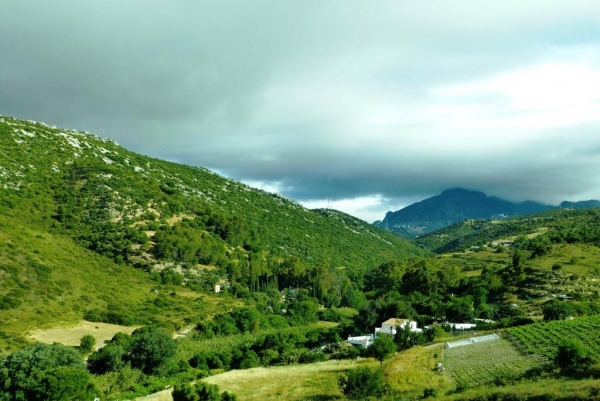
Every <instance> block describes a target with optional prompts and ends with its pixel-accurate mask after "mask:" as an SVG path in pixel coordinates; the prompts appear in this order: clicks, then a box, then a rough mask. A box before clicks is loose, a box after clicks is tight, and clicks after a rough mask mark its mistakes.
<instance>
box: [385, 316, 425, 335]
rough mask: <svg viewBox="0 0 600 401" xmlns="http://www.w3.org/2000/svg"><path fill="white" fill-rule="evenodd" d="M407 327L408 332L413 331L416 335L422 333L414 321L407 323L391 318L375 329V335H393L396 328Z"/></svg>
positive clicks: (404, 320) (403, 320) (407, 321)
mask: <svg viewBox="0 0 600 401" xmlns="http://www.w3.org/2000/svg"><path fill="white" fill-rule="evenodd" d="M407 325H408V327H409V329H410V331H414V332H417V333H420V332H421V331H423V330H421V329H419V328H418V327H417V322H415V321H409V320H408V319H398V318H391V319H388V320H386V321H385V322H383V323H381V327H377V328H376V329H375V334H376V335H377V333H385V334H392V335H393V334H396V327H400V328H402V329H405V328H406V326H407Z"/></svg>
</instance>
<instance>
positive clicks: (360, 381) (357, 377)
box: [338, 367, 385, 400]
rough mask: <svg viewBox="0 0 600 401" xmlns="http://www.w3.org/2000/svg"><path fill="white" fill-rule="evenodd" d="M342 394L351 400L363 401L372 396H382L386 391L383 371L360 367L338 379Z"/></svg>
mask: <svg viewBox="0 0 600 401" xmlns="http://www.w3.org/2000/svg"><path fill="white" fill-rule="evenodd" d="M338 386H339V387H340V390H341V391H342V393H343V394H344V395H345V396H346V397H348V398H349V399H351V400H363V399H365V398H367V397H371V396H375V397H377V396H380V395H382V394H383V392H384V390H385V385H384V382H383V371H382V370H381V369H377V370H372V369H369V368H367V367H360V368H356V369H352V370H350V371H348V373H347V374H346V375H345V376H341V377H340V378H339V379H338Z"/></svg>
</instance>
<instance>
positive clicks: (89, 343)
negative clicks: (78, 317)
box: [79, 334, 96, 354]
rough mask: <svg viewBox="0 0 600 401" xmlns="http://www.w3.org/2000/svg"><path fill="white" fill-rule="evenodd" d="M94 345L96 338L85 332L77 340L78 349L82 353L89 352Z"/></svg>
mask: <svg viewBox="0 0 600 401" xmlns="http://www.w3.org/2000/svg"><path fill="white" fill-rule="evenodd" d="M94 345H96V339H95V338H94V336H93V335H91V334H86V335H85V336H83V337H81V340H79V350H80V351H81V352H83V353H84V354H87V353H88V352H90V351H91V350H92V349H93V348H94Z"/></svg>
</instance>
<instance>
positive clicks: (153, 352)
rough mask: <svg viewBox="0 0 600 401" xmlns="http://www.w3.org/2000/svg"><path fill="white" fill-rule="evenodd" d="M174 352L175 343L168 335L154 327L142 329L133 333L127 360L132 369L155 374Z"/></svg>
mask: <svg viewBox="0 0 600 401" xmlns="http://www.w3.org/2000/svg"><path fill="white" fill-rule="evenodd" d="M176 350H177V343H176V342H175V340H173V338H172V337H171V336H170V335H169V334H167V333H165V332H164V331H161V330H159V329H157V328H155V327H143V328H141V329H138V330H136V331H134V332H133V341H132V343H131V348H130V349H129V355H128V360H129V361H130V362H131V367H133V368H136V369H140V370H141V371H143V372H144V373H146V374H157V373H159V372H160V369H161V368H162V367H163V365H164V364H165V362H166V361H167V360H168V359H169V358H171V357H172V356H174V355H175V351H176Z"/></svg>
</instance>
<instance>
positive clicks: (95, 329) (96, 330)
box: [29, 321, 139, 349]
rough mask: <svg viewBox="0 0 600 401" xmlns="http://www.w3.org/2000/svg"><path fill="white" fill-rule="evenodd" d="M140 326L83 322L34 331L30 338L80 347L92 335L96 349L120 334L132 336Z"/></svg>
mask: <svg viewBox="0 0 600 401" xmlns="http://www.w3.org/2000/svg"><path fill="white" fill-rule="evenodd" d="M138 327H139V326H119V325H116V324H108V323H92V322H86V321H82V322H80V323H78V324H77V325H75V326H72V327H54V328H51V329H44V330H33V331H31V332H30V333H29V337H30V338H31V339H32V340H34V341H39V342H42V343H47V344H52V343H55V342H56V343H60V344H64V345H71V346H78V345H79V341H80V340H81V337H83V336H84V335H86V334H91V335H93V336H94V338H95V339H96V349H98V348H101V347H102V346H104V344H105V342H106V341H109V340H110V339H111V338H113V336H114V335H115V334H117V333H119V332H121V333H126V334H131V333H133V331H134V330H135V329H137V328H138Z"/></svg>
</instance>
